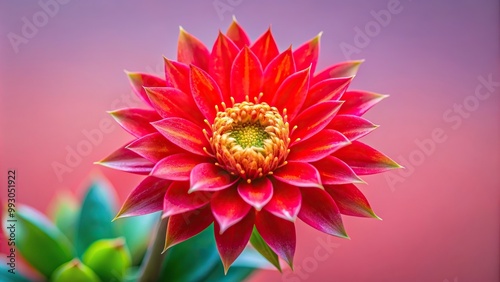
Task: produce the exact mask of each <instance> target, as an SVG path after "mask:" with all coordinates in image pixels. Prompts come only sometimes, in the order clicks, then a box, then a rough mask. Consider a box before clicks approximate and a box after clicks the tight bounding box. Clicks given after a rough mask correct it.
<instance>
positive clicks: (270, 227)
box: [255, 189, 319, 267]
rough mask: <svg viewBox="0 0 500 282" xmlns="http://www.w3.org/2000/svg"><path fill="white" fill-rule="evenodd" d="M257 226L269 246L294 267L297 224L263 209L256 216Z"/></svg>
mask: <svg viewBox="0 0 500 282" xmlns="http://www.w3.org/2000/svg"><path fill="white" fill-rule="evenodd" d="M318 190H319V189H318ZM255 227H257V230H258V231H259V233H260V235H261V236H262V239H264V241H266V243H267V244H268V245H269V247H270V248H271V249H272V250H273V251H274V252H275V253H277V254H278V256H280V257H281V258H282V259H284V260H285V261H286V262H287V263H288V265H290V267H292V266H293V255H294V254H295V225H294V224H293V222H290V221H288V220H284V219H281V218H279V217H276V216H274V215H272V214H271V213H269V212H267V211H266V210H262V211H260V212H258V213H257V216H256V217H255Z"/></svg>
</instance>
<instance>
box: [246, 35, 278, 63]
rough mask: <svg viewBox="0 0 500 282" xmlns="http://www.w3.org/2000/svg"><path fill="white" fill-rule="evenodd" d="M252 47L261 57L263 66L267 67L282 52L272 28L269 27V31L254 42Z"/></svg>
mask: <svg viewBox="0 0 500 282" xmlns="http://www.w3.org/2000/svg"><path fill="white" fill-rule="evenodd" d="M250 49H251V50H252V52H254V54H255V55H257V57H258V58H259V61H260V63H261V65H262V68H265V67H266V66H267V64H269V62H271V61H272V60H273V59H274V58H275V57H276V56H278V54H279V53H280V51H279V50H278V46H277V45H276V42H275V41H274V37H273V35H272V33H271V28H269V29H267V31H266V32H265V33H264V34H262V35H261V36H260V37H259V38H258V39H257V40H256V41H255V42H254V43H253V45H252V47H250Z"/></svg>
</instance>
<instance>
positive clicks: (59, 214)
mask: <svg viewBox="0 0 500 282" xmlns="http://www.w3.org/2000/svg"><path fill="white" fill-rule="evenodd" d="M79 206H80V204H79V203H78V201H77V200H76V198H75V197H74V196H73V195H72V194H70V193H69V192H68V191H66V190H64V191H61V192H60V193H57V194H56V197H55V198H54V200H53V201H52V203H51V204H50V208H49V210H50V212H49V214H50V218H51V219H52V222H54V223H55V225H56V226H57V228H59V230H61V232H62V233H64V234H65V235H66V237H68V239H69V240H70V241H71V242H74V238H75V228H76V220H77V218H78V211H79Z"/></svg>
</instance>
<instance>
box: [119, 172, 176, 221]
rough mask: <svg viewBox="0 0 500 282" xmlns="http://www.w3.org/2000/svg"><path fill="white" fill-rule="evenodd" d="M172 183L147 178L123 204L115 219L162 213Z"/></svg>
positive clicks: (150, 177)
mask: <svg viewBox="0 0 500 282" xmlns="http://www.w3.org/2000/svg"><path fill="white" fill-rule="evenodd" d="M169 185H170V181H168V180H163V179H158V178H156V177H152V176H149V177H146V178H145V179H144V180H143V181H142V182H141V183H140V184H139V185H138V186H137V187H136V188H135V189H134V190H132V192H130V194H129V195H128V196H127V199H126V200H125V202H124V203H123V205H122V207H121V209H120V211H119V212H118V214H117V215H116V217H115V218H121V217H128V216H136V215H145V214H149V213H153V212H157V211H161V209H162V205H163V204H162V202H163V195H164V194H165V192H166V191H167V188H168V186H169Z"/></svg>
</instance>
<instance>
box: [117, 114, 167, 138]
mask: <svg viewBox="0 0 500 282" xmlns="http://www.w3.org/2000/svg"><path fill="white" fill-rule="evenodd" d="M109 114H111V116H112V117H113V118H114V119H115V120H116V122H118V124H120V126H121V127H123V129H125V130H126V131H127V132H129V133H130V134H132V135H134V136H135V137H142V136H144V135H147V134H150V133H153V132H156V130H155V128H154V127H153V126H152V125H151V124H150V123H151V122H154V121H157V120H160V119H161V117H160V116H159V115H158V113H156V112H155V111H152V110H145V109H137V108H126V109H121V110H115V111H112V112H109Z"/></svg>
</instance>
